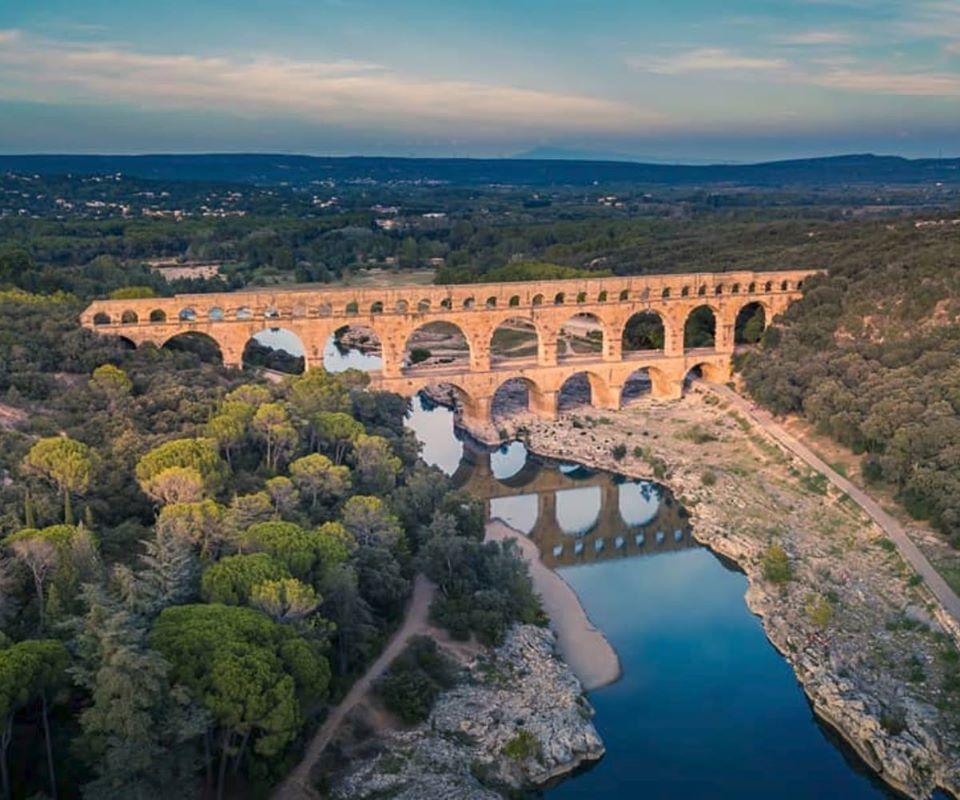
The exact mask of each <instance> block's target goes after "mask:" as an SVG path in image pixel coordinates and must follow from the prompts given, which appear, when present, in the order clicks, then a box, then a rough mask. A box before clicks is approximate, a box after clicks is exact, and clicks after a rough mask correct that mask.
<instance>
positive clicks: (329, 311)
mask: <svg viewBox="0 0 960 800" xmlns="http://www.w3.org/2000/svg"><path fill="white" fill-rule="evenodd" d="M317 316H318V317H332V316H333V304H332V303H321V304H320V305H318V306H317Z"/></svg>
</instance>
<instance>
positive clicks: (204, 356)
mask: <svg viewBox="0 0 960 800" xmlns="http://www.w3.org/2000/svg"><path fill="white" fill-rule="evenodd" d="M161 347H162V348H164V349H165V350H173V351H174V352H180V353H191V354H193V355H194V356H195V357H196V358H198V359H199V360H201V361H206V362H208V363H213V364H223V348H222V347H221V345H220V342H218V341H217V340H216V339H215V338H214V337H213V336H211V335H210V334H208V333H201V332H200V331H181V332H180V333H175V334H173V335H172V336H168V337H167V338H166V339H165V340H164V341H163V343H162V344H161Z"/></svg>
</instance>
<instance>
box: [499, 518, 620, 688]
mask: <svg viewBox="0 0 960 800" xmlns="http://www.w3.org/2000/svg"><path fill="white" fill-rule="evenodd" d="M486 538H487V540H489V541H498V542H502V541H505V540H507V539H515V540H516V542H517V546H518V547H519V549H520V551H521V553H523V557H524V558H525V559H526V561H527V563H528V564H529V565H530V577H531V579H532V580H533V586H534V588H535V589H536V590H537V594H539V595H540V601H541V602H542V604H543V610H544V611H545V612H546V613H547V616H549V617H550V628H551V629H552V630H553V632H554V633H555V634H556V636H557V649H558V650H559V651H560V655H561V656H562V657H563V660H564V661H566V662H567V665H568V666H569V667H570V669H572V670H573V671H574V673H575V674H576V676H577V677H578V678H579V679H580V682H581V683H582V684H583V688H584V690H585V691H591V690H593V689H599V688H600V687H601V686H607V685H609V684H611V683H613V682H614V681H615V680H617V678H619V677H620V671H621V670H620V659H619V657H618V656H617V653H616V651H615V650H614V649H613V647H612V646H611V644H610V642H608V641H607V638H606V637H605V636H604V635H603V632H602V631H600V630H598V629H597V628H596V627H595V626H594V624H593V623H592V622H590V619H589V618H588V617H587V614H586V612H585V611H584V610H583V606H582V605H581V604H580V600H579V598H578V597H577V594H576V592H574V591H573V589H571V588H570V586H569V585H568V584H567V582H566V581H565V580H564V579H563V578H562V577H560V575H558V574H557V573H556V572H554V571H553V570H552V569H550V568H549V567H547V566H546V565H545V564H544V563H543V562H542V561H541V560H540V551H539V549H538V548H537V545H536V544H535V543H534V542H533V541H531V540H530V538H529V537H527V536H524V535H523V534H522V533H520V532H519V531H515V530H514V529H513V528H511V527H510V526H509V525H507V524H506V523H505V522H503V521H502V520H493V521H491V522H489V523H487V527H486Z"/></svg>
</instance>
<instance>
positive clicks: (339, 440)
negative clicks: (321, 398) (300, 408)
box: [313, 411, 366, 464]
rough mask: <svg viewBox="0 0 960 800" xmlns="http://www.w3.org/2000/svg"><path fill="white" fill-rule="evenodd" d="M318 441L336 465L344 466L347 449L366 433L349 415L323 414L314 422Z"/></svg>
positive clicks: (317, 416)
mask: <svg viewBox="0 0 960 800" xmlns="http://www.w3.org/2000/svg"><path fill="white" fill-rule="evenodd" d="M313 425H314V428H315V430H316V435H317V441H318V443H319V444H320V446H321V447H322V448H323V449H324V450H326V451H327V452H328V453H330V454H331V455H332V456H333V463H334V464H342V463H343V458H344V456H345V455H346V454H347V448H349V447H350V445H351V443H353V442H354V441H356V439H357V437H358V436H362V435H363V434H364V433H366V431H365V430H364V428H363V425H361V424H360V423H359V422H357V421H356V420H355V419H354V418H353V417H351V416H350V415H349V414H344V413H342V412H326V411H325V412H322V413H320V414H317V415H316V417H315V418H314V421H313Z"/></svg>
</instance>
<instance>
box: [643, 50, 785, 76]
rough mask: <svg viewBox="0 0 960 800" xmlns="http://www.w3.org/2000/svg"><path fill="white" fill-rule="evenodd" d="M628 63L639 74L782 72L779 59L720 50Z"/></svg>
mask: <svg viewBox="0 0 960 800" xmlns="http://www.w3.org/2000/svg"><path fill="white" fill-rule="evenodd" d="M627 64H628V65H629V66H630V67H632V68H633V69H635V70H637V71H640V72H652V73H654V74H657V75H685V74H689V73H693V72H755V71H770V70H779V69H784V68H785V67H786V66H787V62H786V61H784V60H783V59H781V58H764V57H759V56H748V55H742V54H740V53H737V52H734V51H732V50H726V49H724V48H721V47H701V48H696V49H694V50H686V51H684V52H681V53H676V54H673V55H669V56H656V57H649V58H647V57H639V56H636V57H631V58H628V59H627Z"/></svg>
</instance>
